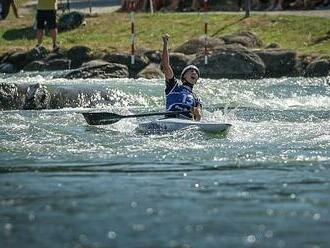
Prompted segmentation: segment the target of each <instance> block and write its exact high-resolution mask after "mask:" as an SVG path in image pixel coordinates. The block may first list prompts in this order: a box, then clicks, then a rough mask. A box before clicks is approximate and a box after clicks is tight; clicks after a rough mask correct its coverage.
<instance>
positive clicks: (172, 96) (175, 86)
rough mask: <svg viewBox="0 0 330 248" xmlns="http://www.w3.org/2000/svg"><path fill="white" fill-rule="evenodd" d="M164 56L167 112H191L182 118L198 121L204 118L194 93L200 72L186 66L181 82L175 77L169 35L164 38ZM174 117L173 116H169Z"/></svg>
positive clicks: (198, 100) (191, 66)
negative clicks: (169, 50)
mask: <svg viewBox="0 0 330 248" xmlns="http://www.w3.org/2000/svg"><path fill="white" fill-rule="evenodd" d="M162 39H163V54H162V66H163V72H164V74H165V83H166V88H165V94H166V110H167V111H185V110H187V111H190V112H188V113H187V114H180V116H179V117H180V118H188V119H193V120H196V121H199V120H201V118H202V105H201V101H200V99H199V98H197V97H196V95H195V94H194V93H193V87H194V85H195V84H196V83H197V81H198V79H199V76H200V72H199V69H198V68H197V67H196V66H194V65H188V66H186V67H185V68H184V69H183V70H182V72H181V76H180V79H181V82H182V83H179V81H178V80H177V79H176V78H175V77H174V73H173V70H172V67H171V65H170V58H169V52H168V40H169V35H168V34H165V35H163V36H162ZM167 117H173V116H167Z"/></svg>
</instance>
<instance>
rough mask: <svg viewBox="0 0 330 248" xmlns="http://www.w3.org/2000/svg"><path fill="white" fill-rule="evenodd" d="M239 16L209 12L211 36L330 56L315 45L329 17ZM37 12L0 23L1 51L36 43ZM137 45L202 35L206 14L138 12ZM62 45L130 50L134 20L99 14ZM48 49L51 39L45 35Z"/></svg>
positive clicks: (324, 46)
mask: <svg viewBox="0 0 330 248" xmlns="http://www.w3.org/2000/svg"><path fill="white" fill-rule="evenodd" d="M242 17H243V14H241V15H229V14H218V13H210V14H209V18H208V19H209V35H210V36H213V37H218V36H221V35H225V34H231V33H233V32H237V31H252V32H255V33H256V34H257V35H258V36H259V37H260V38H261V39H262V40H263V41H264V43H265V44H267V43H271V42H276V43H278V44H280V46H281V47H283V48H290V49H295V50H298V51H299V52H302V53H307V54H320V55H324V56H327V57H330V39H327V40H324V41H322V42H318V43H316V44H315V43H314V42H315V41H316V40H317V39H318V38H321V37H324V36H326V33H327V32H329V31H330V19H325V18H318V17H306V16H266V15H253V16H252V17H250V18H247V19H243V18H242ZM33 20H34V16H33V15H32V14H31V15H25V17H24V18H21V19H16V18H14V17H13V15H12V14H10V15H9V17H8V19H7V20H4V21H0V54H2V53H4V52H5V51H8V50H10V49H14V48H18V47H22V48H24V49H30V48H32V47H34V46H35V44H36V40H35V38H34V37H35V31H34V30H33V29H32V28H31V26H32V24H33ZM136 32H137V39H136V48H137V49H138V48H142V47H144V48H151V49H160V48H161V38H160V37H161V35H162V34H163V33H169V34H170V35H171V37H172V40H171V47H172V48H175V47H177V46H178V45H180V44H182V43H183V42H185V41H187V40H189V39H191V38H194V37H198V36H201V35H203V32H204V16H203V15H201V14H198V13H189V14H182V13H174V14H154V15H151V14H142V13H141V14H136ZM59 41H60V42H61V45H62V46H63V47H66V48H70V47H72V46H74V45H78V44H80V45H86V46H89V47H91V48H93V49H95V50H108V51H115V50H117V51H129V50H130V19H129V15H128V14H127V13H108V14H101V15H99V16H98V17H95V18H88V19H87V25H86V26H85V27H81V28H79V29H76V30H73V31H70V32H64V33H60V34H59ZM45 44H46V45H47V46H49V47H51V46H50V44H51V41H50V38H49V37H48V38H46V39H45Z"/></svg>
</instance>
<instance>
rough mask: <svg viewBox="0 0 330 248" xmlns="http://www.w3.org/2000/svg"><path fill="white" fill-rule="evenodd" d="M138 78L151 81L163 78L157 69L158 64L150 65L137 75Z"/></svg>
mask: <svg viewBox="0 0 330 248" xmlns="http://www.w3.org/2000/svg"><path fill="white" fill-rule="evenodd" d="M137 76H138V77H142V78H147V79H153V78H164V74H163V72H162V71H161V70H160V68H159V64H154V63H151V64H149V65H148V66H147V67H146V68H144V69H143V70H142V71H140V72H139V73H138V75H137Z"/></svg>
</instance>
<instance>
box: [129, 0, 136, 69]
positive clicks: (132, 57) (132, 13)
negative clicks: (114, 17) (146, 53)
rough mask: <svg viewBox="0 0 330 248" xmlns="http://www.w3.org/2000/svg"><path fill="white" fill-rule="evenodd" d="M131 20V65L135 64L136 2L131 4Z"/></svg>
mask: <svg viewBox="0 0 330 248" xmlns="http://www.w3.org/2000/svg"><path fill="white" fill-rule="evenodd" d="M129 9H130V19H131V65H134V64H135V16H134V10H135V1H134V0H133V1H130V2H129Z"/></svg>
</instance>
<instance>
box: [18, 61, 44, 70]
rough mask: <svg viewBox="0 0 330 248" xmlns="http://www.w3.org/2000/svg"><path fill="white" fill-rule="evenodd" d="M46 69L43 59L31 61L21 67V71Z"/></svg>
mask: <svg viewBox="0 0 330 248" xmlns="http://www.w3.org/2000/svg"><path fill="white" fill-rule="evenodd" d="M45 69H46V63H45V62H43V61H39V60H36V61H32V62H31V63H29V64H28V65H26V66H25V67H24V68H23V71H44V70H45Z"/></svg>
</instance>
